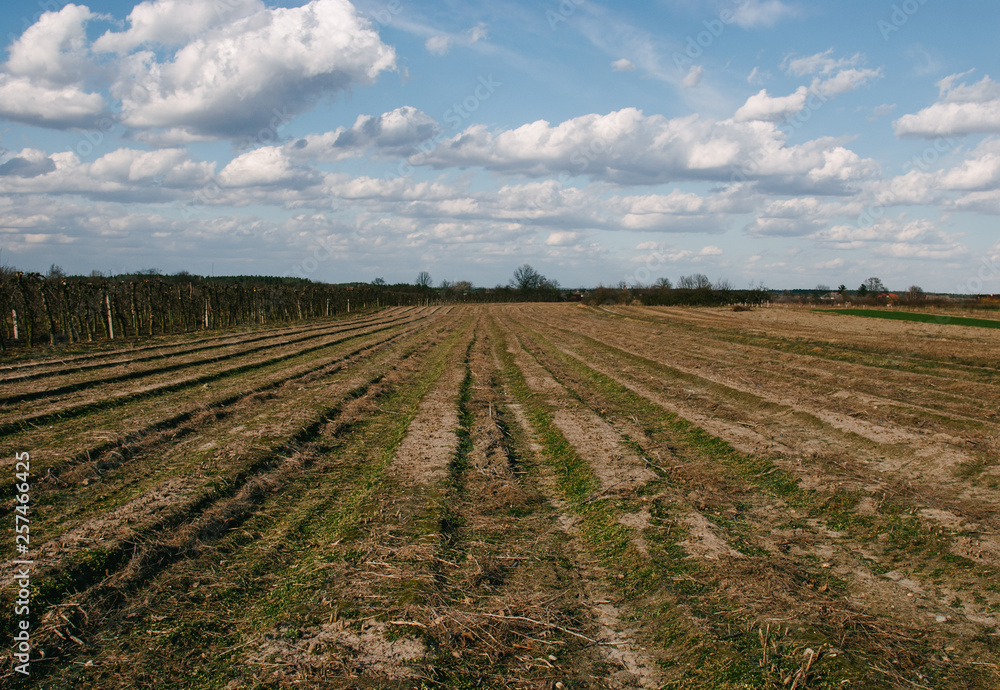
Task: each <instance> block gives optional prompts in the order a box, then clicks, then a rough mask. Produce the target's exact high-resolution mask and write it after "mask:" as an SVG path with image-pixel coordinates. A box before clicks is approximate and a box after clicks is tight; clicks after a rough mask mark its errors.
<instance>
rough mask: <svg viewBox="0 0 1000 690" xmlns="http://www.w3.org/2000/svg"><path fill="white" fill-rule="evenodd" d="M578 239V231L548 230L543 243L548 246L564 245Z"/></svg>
mask: <svg viewBox="0 0 1000 690" xmlns="http://www.w3.org/2000/svg"><path fill="white" fill-rule="evenodd" d="M579 241H580V233H578V232H550V233H549V236H548V238H546V240H545V244H547V245H549V246H550V247H564V246H567V245H571V244H576V243H577V242H579Z"/></svg>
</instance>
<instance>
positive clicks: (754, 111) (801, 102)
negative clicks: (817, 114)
mask: <svg viewBox="0 0 1000 690" xmlns="http://www.w3.org/2000/svg"><path fill="white" fill-rule="evenodd" d="M808 97H809V89H807V88H806V87H804V86H800V87H799V88H798V89H796V91H795V93H793V94H791V95H790V96H770V95H768V93H767V89H761V90H760V91H759V92H758V93H756V94H755V95H753V96H750V98H748V99H747V102H746V103H744V104H743V105H742V106H741V107H740V109H739V110H737V111H736V115H734V116H733V117H734V119H735V120H736V121H737V122H745V121H747V120H766V121H768V122H781V121H783V120H786V119H788V118H789V117H791V116H792V115H794V114H795V113H797V112H799V111H800V110H802V108H804V107H805V105H806V98H808Z"/></svg>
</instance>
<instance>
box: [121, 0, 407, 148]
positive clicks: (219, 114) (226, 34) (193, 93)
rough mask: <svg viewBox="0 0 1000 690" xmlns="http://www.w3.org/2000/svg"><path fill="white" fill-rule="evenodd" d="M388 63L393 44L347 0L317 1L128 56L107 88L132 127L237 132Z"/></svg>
mask: <svg viewBox="0 0 1000 690" xmlns="http://www.w3.org/2000/svg"><path fill="white" fill-rule="evenodd" d="M394 68H395V53H394V51H393V49H392V48H390V47H389V46H386V45H385V44H384V43H382V41H381V40H380V39H379V36H378V34H377V33H376V32H375V30H374V29H373V28H372V27H371V25H370V24H369V23H368V21H367V20H365V19H363V18H361V17H360V16H359V15H358V14H357V12H356V11H355V9H354V7H353V6H352V5H351V4H350V3H349V2H347V0H313V1H312V2H310V3H308V4H306V5H304V6H302V7H294V8H275V9H269V10H264V11H261V12H258V13H257V14H254V15H252V16H250V17H246V18H243V19H240V20H237V21H235V22H232V23H230V24H227V25H225V26H224V27H220V28H218V29H215V30H212V31H209V32H207V33H205V34H204V35H202V36H199V37H198V38H197V39H195V40H192V41H191V42H189V43H187V44H186V45H185V46H184V47H182V48H181V49H179V50H178V51H177V52H176V53H175V54H174V56H173V59H172V60H171V61H169V62H164V63H161V62H158V60H157V58H156V56H155V55H154V54H153V53H152V52H148V51H141V52H138V53H135V54H133V55H130V56H129V57H128V58H126V59H124V60H123V61H122V73H121V75H120V77H119V79H118V81H117V82H116V83H115V85H114V86H113V87H112V93H113V94H114V95H115V96H117V97H119V98H121V99H122V109H123V121H124V122H125V123H126V124H127V125H129V126H132V127H147V128H149V127H152V128H164V129H171V128H178V129H181V130H184V131H186V132H189V133H192V134H197V135H209V136H218V137H237V136H244V135H250V134H253V133H255V132H257V131H258V130H260V129H262V128H266V127H268V126H269V125H268V123H269V122H272V121H274V119H275V117H279V116H280V117H283V118H290V117H292V116H294V115H296V114H298V113H300V112H302V111H304V110H306V109H308V108H310V107H312V105H313V104H314V103H315V101H316V99H317V98H319V97H321V96H324V95H327V94H335V93H337V92H339V91H341V90H344V89H347V88H349V87H350V86H352V85H354V84H370V83H372V82H373V81H374V80H375V78H376V76H377V75H378V74H379V73H380V72H382V71H385V70H391V69H394Z"/></svg>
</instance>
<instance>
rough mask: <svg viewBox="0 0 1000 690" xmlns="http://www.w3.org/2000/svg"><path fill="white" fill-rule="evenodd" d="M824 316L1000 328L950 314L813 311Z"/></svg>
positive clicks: (998, 321)
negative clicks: (842, 315)
mask: <svg viewBox="0 0 1000 690" xmlns="http://www.w3.org/2000/svg"><path fill="white" fill-rule="evenodd" d="M813 311H817V312H820V313H822V314H844V315H846V316H865V317H867V318H869V319H890V320H892V321H915V322H917V323H936V324H940V325H944V326H972V327H973V328H1000V319H974V318H970V317H967V316H950V315H948V314H926V313H924V312H916V311H895V310H883V309H813Z"/></svg>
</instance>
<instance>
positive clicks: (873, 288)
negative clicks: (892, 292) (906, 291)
mask: <svg viewBox="0 0 1000 690" xmlns="http://www.w3.org/2000/svg"><path fill="white" fill-rule="evenodd" d="M864 284H865V288H866V289H867V290H868V294H870V295H880V294H882V293H883V292H888V290H886V287H885V285H884V284H883V283H882V280H881V279H880V278H876V277H875V276H872V277H871V278H869V279H868V280H866V281H865V283H864Z"/></svg>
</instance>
